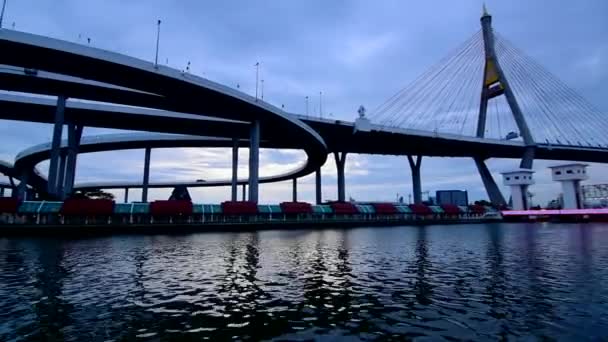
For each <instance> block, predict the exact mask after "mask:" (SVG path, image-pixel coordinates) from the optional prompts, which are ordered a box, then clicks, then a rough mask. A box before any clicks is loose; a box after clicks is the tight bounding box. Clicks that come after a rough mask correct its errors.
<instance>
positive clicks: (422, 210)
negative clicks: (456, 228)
mask: <svg viewBox="0 0 608 342" xmlns="http://www.w3.org/2000/svg"><path fill="white" fill-rule="evenodd" d="M410 209H412V213H413V214H414V215H433V211H432V210H431V208H429V207H427V206H426V205H424V204H410Z"/></svg>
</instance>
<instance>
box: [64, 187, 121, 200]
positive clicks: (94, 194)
mask: <svg viewBox="0 0 608 342" xmlns="http://www.w3.org/2000/svg"><path fill="white" fill-rule="evenodd" d="M72 198H78V199H108V200H113V199H114V194H111V193H109V192H105V191H103V190H101V189H92V190H77V191H76V192H74V194H73V195H72Z"/></svg>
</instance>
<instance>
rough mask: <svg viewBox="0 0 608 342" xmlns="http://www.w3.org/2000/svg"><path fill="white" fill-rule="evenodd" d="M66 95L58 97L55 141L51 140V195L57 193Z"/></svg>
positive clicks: (54, 131)
mask: <svg viewBox="0 0 608 342" xmlns="http://www.w3.org/2000/svg"><path fill="white" fill-rule="evenodd" d="M65 102H66V97H65V96H63V95H60V96H59V97H58V98H57V108H56V110H55V123H54V126H53V141H52V142H51V160H50V166H49V179H48V182H47V183H48V184H47V190H48V192H49V194H50V195H58V193H57V174H58V172H59V153H60V151H61V135H62V131H63V119H64V112H65Z"/></svg>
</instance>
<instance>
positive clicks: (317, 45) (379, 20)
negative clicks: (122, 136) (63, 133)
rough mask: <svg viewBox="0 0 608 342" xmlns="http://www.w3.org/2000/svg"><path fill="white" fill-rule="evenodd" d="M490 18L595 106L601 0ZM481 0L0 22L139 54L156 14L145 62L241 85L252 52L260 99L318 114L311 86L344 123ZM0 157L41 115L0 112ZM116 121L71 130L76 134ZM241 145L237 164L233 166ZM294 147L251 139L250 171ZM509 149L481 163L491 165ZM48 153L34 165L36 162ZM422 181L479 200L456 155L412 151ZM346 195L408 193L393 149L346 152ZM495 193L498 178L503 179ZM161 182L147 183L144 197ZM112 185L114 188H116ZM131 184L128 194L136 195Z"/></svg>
mask: <svg viewBox="0 0 608 342" xmlns="http://www.w3.org/2000/svg"><path fill="white" fill-rule="evenodd" d="M486 2H487V6H488V9H489V11H490V12H491V14H492V15H493V16H494V28H495V30H496V31H498V32H500V33H501V34H502V36H505V37H507V38H508V39H509V40H510V41H511V42H512V43H513V44H514V45H516V46H517V47H519V48H520V49H521V50H523V51H526V53H527V54H528V55H529V56H531V57H532V58H534V59H536V60H537V61H540V62H541V64H542V65H543V66H544V67H545V68H547V69H548V70H549V71H551V72H552V73H554V74H555V75H557V76H558V77H559V78H560V79H561V80H563V81H564V82H565V83H566V84H568V85H569V86H571V87H572V88H573V89H575V90H576V91H577V92H579V93H580V94H582V95H584V97H585V98H586V99H588V100H589V102H591V103H592V104H594V105H595V106H596V107H598V108H599V109H600V110H602V112H604V113H606V112H608V98H607V97H606V96H605V94H606V90H605V86H604V85H605V84H606V83H607V81H608V68H607V66H608V40H606V36H607V34H608V20H606V19H607V17H606V16H607V15H608V2H606V1H605V0H588V1H566V0H560V1H556V0H543V1H540V0H536V1H530V0H510V1H498V0H494V1H486ZM481 6H482V2H481V1H477V0H475V1H468V0H467V1H465V0H459V1H453V0H435V1H416V2H414V1H279V0H276V1H257V2H249V1H194V0H192V1H185V0H183V1H168V0H167V1H155V0H145V1H143V0H140V1H135V0H133V1H124V0H122V1H121V0H103V1H101V0H99V1H93V0H88V1H81V0H8V4H7V8H6V14H5V18H4V26H5V27H8V28H10V27H11V26H13V23H14V26H15V29H16V30H20V31H25V32H31V33H36V34H41V35H46V36H51V37H55V38H60V39H65V40H69V41H74V42H78V41H80V42H81V43H83V44H86V41H87V38H90V39H91V45H93V46H95V47H99V48H103V49H108V50H112V51H116V52H120V53H124V54H128V55H131V56H134V57H137V58H141V59H145V60H153V59H154V46H155V33H156V20H157V19H161V20H162V29H161V31H162V32H161V43H160V46H161V47H160V54H159V56H160V57H159V60H160V62H162V63H168V64H169V65H170V66H172V67H175V68H180V69H184V68H185V67H186V64H187V63H188V61H190V62H191V67H190V69H191V72H192V73H195V74H198V75H201V76H203V77H206V78H209V79H211V80H213V81H216V82H220V83H223V84H226V85H228V86H232V87H236V85H237V84H239V85H240V89H241V90H243V91H245V92H248V93H250V94H253V93H254V91H255V68H254V67H253V65H254V64H255V63H256V62H257V61H259V62H260V63H261V65H262V67H261V78H262V79H264V97H265V100H267V101H268V102H271V103H272V104H274V105H276V106H279V107H280V106H281V105H285V108H286V110H288V111H290V112H299V113H303V112H304V111H305V97H306V96H310V98H311V104H310V114H312V115H318V112H319V108H318V96H319V91H322V92H323V113H324V115H325V116H333V117H334V118H340V119H346V120H354V119H355V117H356V110H357V108H358V106H359V105H365V106H366V107H367V108H375V107H376V106H378V105H380V104H382V103H383V102H384V101H385V100H387V99H388V98H389V97H390V96H391V95H393V94H394V93H396V92H397V91H398V90H399V89H401V88H403V87H404V86H406V85H407V84H408V83H410V82H412V81H413V80H414V79H415V78H416V76H417V75H419V74H421V73H422V72H424V71H425V70H426V69H427V68H429V67H430V66H432V65H433V64H434V63H436V62H437V61H439V60H440V59H441V58H442V57H443V56H445V55H446V54H447V53H448V52H450V51H451V50H452V49H454V48H455V47H457V46H458V45H460V44H461V43H462V42H464V41H465V40H467V39H468V38H469V37H470V36H471V35H473V34H474V33H475V32H477V31H478V30H479V17H480V14H481ZM1 53H5V52H1ZM0 122H1V125H0V137H2V143H1V144H0V160H6V161H10V162H12V161H13V160H14V157H15V155H16V154H17V153H18V152H19V151H20V150H22V149H24V148H27V147H29V146H31V145H34V144H38V143H45V142H48V141H49V140H50V136H51V126H50V125H44V124H31V123H23V122H10V121H0ZM112 132H116V131H110V130H103V129H94V128H85V130H84V135H92V134H101V133H112ZM227 152H228V151H227V150H224V149H179V150H175V149H173V150H167V149H161V150H154V151H153V152H152V170H151V181H157V180H194V179H199V178H204V179H220V178H227V177H228V176H229V174H230V171H229V168H230V155H229V153H227ZM246 153H247V152H246V150H241V158H240V160H241V165H240V167H241V169H240V172H241V174H246V165H245V161H246V159H247V158H246ZM303 158H304V153H302V152H299V151H268V150H263V151H262V156H261V162H262V167H261V175H271V174H276V173H277V172H281V171H285V170H288V169H290V168H293V167H295V166H297V165H298V164H299V163H301V162H302V161H303ZM518 163H519V161H516V160H490V161H489V166H490V168H491V170H492V172H493V174H494V176H495V178H496V179H497V181H499V182H501V178H500V175H499V172H500V171H504V170H507V169H510V168H513V167H516V166H517V165H518ZM142 164H143V150H133V151H121V152H104V153H95V154H87V155H82V156H80V157H79V159H78V171H77V178H76V180H77V182H78V181H92V180H125V181H134V180H139V179H141V177H142ZM554 164H555V162H553V163H552V162H544V161H543V162H536V163H535V170H536V171H537V174H536V181H537V184H536V185H535V186H534V187H533V188H532V189H531V191H532V192H533V193H535V195H536V196H535V199H534V201H535V202H540V203H541V204H546V202H547V201H548V200H549V199H551V198H555V197H556V196H557V194H558V193H559V192H560V188H559V186H558V185H556V184H554V183H552V182H551V180H550V175H549V173H548V170H547V169H546V167H547V166H548V165H554ZM47 165H48V163H43V164H41V165H39V167H40V169H41V170H43V171H45V172H46V168H48V166H47ZM607 171H608V167H605V166H601V165H595V164H594V165H591V167H590V170H589V173H590V175H591V180H589V181H588V183H602V182H604V183H606V182H608V172H607ZM422 174H423V177H422V178H423V179H422V181H423V190H427V191H431V192H434V191H436V190H441V189H466V190H468V191H469V198H470V199H480V198H486V194H485V191H484V190H483V186H482V184H481V180H480V179H479V176H478V174H477V171H476V169H475V166H474V163H473V161H472V160H469V159H457V158H449V159H448V158H425V159H424V160H423V165H422ZM335 183H336V177H335V166H334V163H333V158H330V159H328V162H327V164H326V165H325V166H324V167H323V184H324V188H323V195H324V199H335V198H336V187H335ZM299 184H300V185H299V190H300V200H305V201H310V202H312V201H314V176H309V177H306V178H303V179H301V180H300V181H299ZM346 184H347V190H346V193H347V196H351V197H353V198H355V199H357V200H394V199H395V198H396V196H397V194H399V195H401V196H404V197H405V198H406V200H407V198H408V195H409V194H410V193H411V181H410V172H409V167H408V165H407V160H406V158H405V157H392V156H369V155H349V157H348V160H347V171H346ZM290 186H291V183H290V182H283V183H277V184H269V185H261V191H260V201H261V202H266V203H272V202H281V201H285V200H289V199H290V197H291V188H290ZM503 191H504V193H505V196H507V197H508V191H507V189H504V188H503ZM169 193H170V189H167V190H152V191H151V197H152V199H164V198H167V197H168V194H169ZM229 193H230V189H229V188H228V187H225V188H217V189H193V190H191V194H192V195H193V197H194V200H195V201H197V202H220V201H223V200H226V199H228V198H229ZM116 194H117V195H119V196H122V194H121V192H118V191H117V192H116ZM137 196H139V192H138V191H131V199H137Z"/></svg>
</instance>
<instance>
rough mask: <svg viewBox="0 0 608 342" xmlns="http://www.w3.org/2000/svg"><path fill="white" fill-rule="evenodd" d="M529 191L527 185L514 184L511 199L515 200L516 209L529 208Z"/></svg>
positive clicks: (514, 207)
mask: <svg viewBox="0 0 608 342" xmlns="http://www.w3.org/2000/svg"><path fill="white" fill-rule="evenodd" d="M527 193H528V186H527V185H513V186H511V201H512V202H513V209H514V210H528V209H529V208H530V207H529V206H528V197H527V196H526V194H527Z"/></svg>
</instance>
